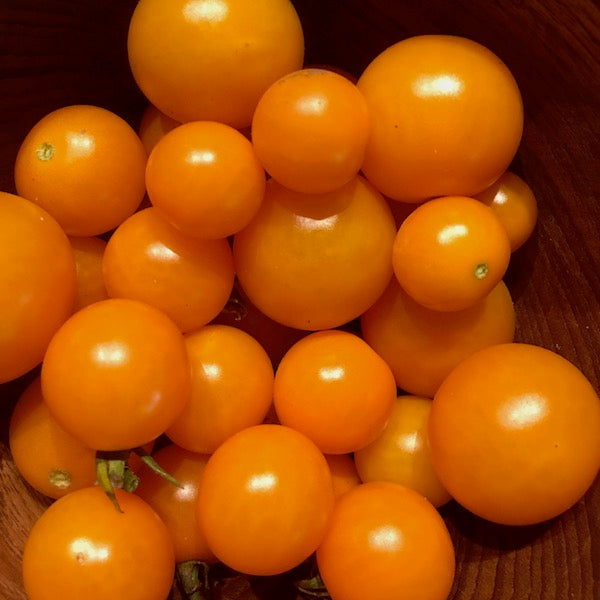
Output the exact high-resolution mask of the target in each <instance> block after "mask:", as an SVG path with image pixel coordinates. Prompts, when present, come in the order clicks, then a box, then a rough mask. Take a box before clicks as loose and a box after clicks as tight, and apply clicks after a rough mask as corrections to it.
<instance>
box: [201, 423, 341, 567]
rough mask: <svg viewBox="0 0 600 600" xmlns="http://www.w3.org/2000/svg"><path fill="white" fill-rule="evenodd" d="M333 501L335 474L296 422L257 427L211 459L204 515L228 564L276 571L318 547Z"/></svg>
mask: <svg viewBox="0 0 600 600" xmlns="http://www.w3.org/2000/svg"><path fill="white" fill-rule="evenodd" d="M333 504H334V495H333V485H332V481H331V473H330V472H329V467H328V466H327V461H326V460H325V458H324V456H323V455H322V454H321V452H320V451H319V450H318V448H317V447H316V446H315V445H314V444H313V443H312V442H311V441H310V440H309V439H308V438H307V437H305V436H304V435H302V434H301V433H299V432H298V431H295V430H293V429H290V428H289V427H284V426H283V425H256V426H255V427H249V428H247V429H244V430H243V431H240V432H239V433H236V434H235V435H233V436H232V437H230V438H229V439H228V440H227V441H226V442H224V443H223V444H222V445H221V446H219V448H218V449H217V450H216V451H215V453H214V454H213V455H212V456H211V457H210V458H209V460H208V463H207V465H206V467H205V469H204V472H203V474H202V477H201V479H200V488H199V491H198V519H199V523H200V527H201V528H202V530H203V532H204V535H205V536H206V539H207V540H208V545H209V547H210V548H211V550H212V551H213V552H214V553H215V555H216V556H217V558H218V559H219V560H221V561H222V562H223V563H225V564H226V565H228V566H229V567H231V568H233V569H236V570H237V571H241V572H242V573H248V574H252V575H275V574H277V573H283V572H284V571H287V570H288V569H291V568H293V567H295V566H296V565H299V564H300V563H301V562H302V561H304V560H305V559H306V558H308V557H309V556H310V555H311V554H312V553H313V552H314V551H315V550H316V548H317V546H318V545H319V543H320V542H321V539H322V538H323V535H324V533H325V529H326V527H327V524H328V521H329V517H330V515H331V511H332V509H333Z"/></svg>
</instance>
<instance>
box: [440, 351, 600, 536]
mask: <svg viewBox="0 0 600 600" xmlns="http://www.w3.org/2000/svg"><path fill="white" fill-rule="evenodd" d="M429 443H430V448H431V456H432V460H433V464H434V467H435V469H436V472H437V473H438V476H439V478H440V480H441V481H442V483H443V484H444V486H445V487H446V489H447V490H448V492H450V494H452V496H453V497H454V498H455V499H456V500H457V501H458V502H459V503H460V504H462V505H463V506H464V507H465V508H467V509H468V510H470V511H472V512H473V513H475V514H476V515H479V516H480V517H483V518H485V519H488V520H490V521H494V522H497V523H502V524H507V525H528V524H533V523H538V522H542V521H545V520H547V519H551V518H553V517H555V516H557V515H559V514H561V513H562V512H564V511H565V510H567V509H568V508H570V507H571V506H572V505H573V504H575V502H577V501H578V500H579V499H580V498H581V497H582V496H583V494H584V493H585V492H586V490H587V489H588V488H589V486H590V485H591V484H592V482H593V481H594V478H595V477H596V475H597V473H598V470H599V469H600V399H599V398H598V395H597V394H596V392H595V391H594V389H593V387H592V385H591V384H590V382H589V381H588V380H587V378H586V377H585V376H584V375H583V373H582V372H581V371H580V370H579V369H578V368H577V367H575V365H573V364H572V363H571V362H569V361H568V360H566V359H565V358H563V357H562V356H560V355H558V354H556V353H554V352H552V351H550V350H547V349H545V348H542V347H539V346H534V345H530V344H518V343H512V344H499V345H496V346H491V347H489V348H485V349H483V350H480V351H478V352H476V353H475V354H472V355H471V356H469V357H468V358H466V359H465V360H463V361H462V362H461V363H460V364H459V365H458V366H457V367H456V368H455V369H454V370H453V371H452V372H451V373H450V375H448V377H447V378H446V379H445V380H444V382H443V383H442V385H441V386H440V389H439V390H438V391H437V393H436V395H435V398H434V400H433V405H432V409H431V414H430V417H429Z"/></svg>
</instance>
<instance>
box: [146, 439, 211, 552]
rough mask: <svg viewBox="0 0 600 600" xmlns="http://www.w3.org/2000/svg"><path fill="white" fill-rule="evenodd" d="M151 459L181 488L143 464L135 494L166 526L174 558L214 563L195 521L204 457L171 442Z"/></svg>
mask: <svg viewBox="0 0 600 600" xmlns="http://www.w3.org/2000/svg"><path fill="white" fill-rule="evenodd" d="M153 458H154V460H156V462H157V463H158V464H159V465H160V466H161V468H163V469H164V470H165V471H166V472H167V473H169V475H171V476H172V477H174V478H175V479H176V480H177V481H178V482H179V483H180V484H181V487H177V486H176V485H173V483H171V482H170V481H167V480H166V479H165V478H164V477H162V476H160V475H158V474H156V473H154V472H153V471H152V470H151V469H150V468H149V467H147V466H144V467H142V469H141V470H140V473H139V477H140V483H139V485H138V488H137V490H136V494H137V495H138V496H139V497H140V498H142V499H143V500H145V501H146V502H147V503H148V504H149V505H150V506H151V507H152V508H153V509H154V510H155V511H156V513H157V514H158V516H159V517H160V518H161V519H162V521H163V523H164V524H165V525H166V526H167V529H168V530H169V534H170V536H171V540H172V541H173V548H174V550H175V561H176V562H177V563H180V562H184V561H188V560H198V561H203V562H214V560H215V557H214V556H213V554H212V552H211V551H210V550H209V548H208V545H207V543H206V540H205V539H204V536H203V535H202V532H201V531H200V528H199V527H198V523H197V521H196V504H197V502H198V482H199V481H200V477H201V475H202V472H203V471H204V467H205V466H206V462H207V460H208V456H207V455H204V454H196V453H194V452H189V451H188V450H184V449H183V448H180V447H179V446H176V445H175V444H171V445H169V446H164V447H163V448H161V449H160V450H158V451H157V452H155V453H154V455H153Z"/></svg>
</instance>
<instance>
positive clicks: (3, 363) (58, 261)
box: [0, 192, 76, 383]
mask: <svg viewBox="0 0 600 600" xmlns="http://www.w3.org/2000/svg"><path fill="white" fill-rule="evenodd" d="M50 256H51V257H52V260H51V261H49V260H48V257H50ZM0 290H2V293H0V322H1V323H2V327H1V328H0V383H5V382H7V381H11V380H13V379H16V378H17V377H20V376H21V375H23V374H25V373H27V371H29V370H31V369H32V368H33V367H35V366H36V365H38V364H39V363H40V362H41V361H42V358H43V356H44V352H45V351H46V347H47V345H48V343H49V342H50V338H51V337H52V336H53V335H54V333H55V332H56V330H57V329H58V328H59V327H60V326H61V325H62V324H63V323H64V321H66V319H67V318H68V317H69V315H70V314H71V312H72V310H73V306H74V302H75V294H76V275H75V261H74V258H73V252H72V251H71V246H70V244H69V240H68V238H67V236H66V235H65V233H64V231H63V230H62V229H61V228H60V226H59V224H58V223H57V222H56V220H55V219H54V218H53V217H51V216H50V215H49V214H48V213H47V212H46V211H45V210H43V209H42V208H40V207H39V206H37V205H36V204H34V203H33V202H30V201H29V200H26V199H24V198H21V197H20V196H16V195H14V194H8V193H6V192H0Z"/></svg>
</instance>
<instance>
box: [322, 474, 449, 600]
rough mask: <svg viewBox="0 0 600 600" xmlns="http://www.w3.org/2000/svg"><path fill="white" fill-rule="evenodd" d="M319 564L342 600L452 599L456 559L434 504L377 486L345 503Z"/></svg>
mask: <svg viewBox="0 0 600 600" xmlns="http://www.w3.org/2000/svg"><path fill="white" fill-rule="evenodd" d="M317 565H318V567H319V572H320V574H321V577H322V579H323V582H324V583H325V586H326V588H327V590H328V591H329V593H330V595H331V597H332V598H335V599H336V600H365V599H366V598H368V599H369V600H390V598H394V599H395V598H398V599H400V598H406V599H409V598H410V600H446V599H447V598H448V595H449V594H450V590H451V588H452V582H453V579H454V570H455V557H454V547H453V545H452V540H451V538H450V535H449V533H448V530H447V528H446V525H445V523H444V521H443V520H442V517H441V516H440V514H439V513H438V511H437V510H436V509H435V508H434V506H433V505H432V504H431V503H430V502H429V501H428V500H426V499H425V498H424V497H423V496H422V495H421V494H419V493H418V492H415V491H414V490H411V489H410V488H407V487H404V486H401V485H399V484H396V483H390V482H388V481H377V482H370V483H363V484H361V485H359V486H357V487H355V488H354V489H352V490H350V491H348V492H347V493H346V494H344V495H343V496H342V497H341V498H339V500H338V501H337V503H336V506H335V508H334V511H333V515H332V517H331V519H330V522H329V527H328V528H327V533H326V534H325V537H324V539H323V542H322V543H321V545H320V546H319V548H318V549H317Z"/></svg>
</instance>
